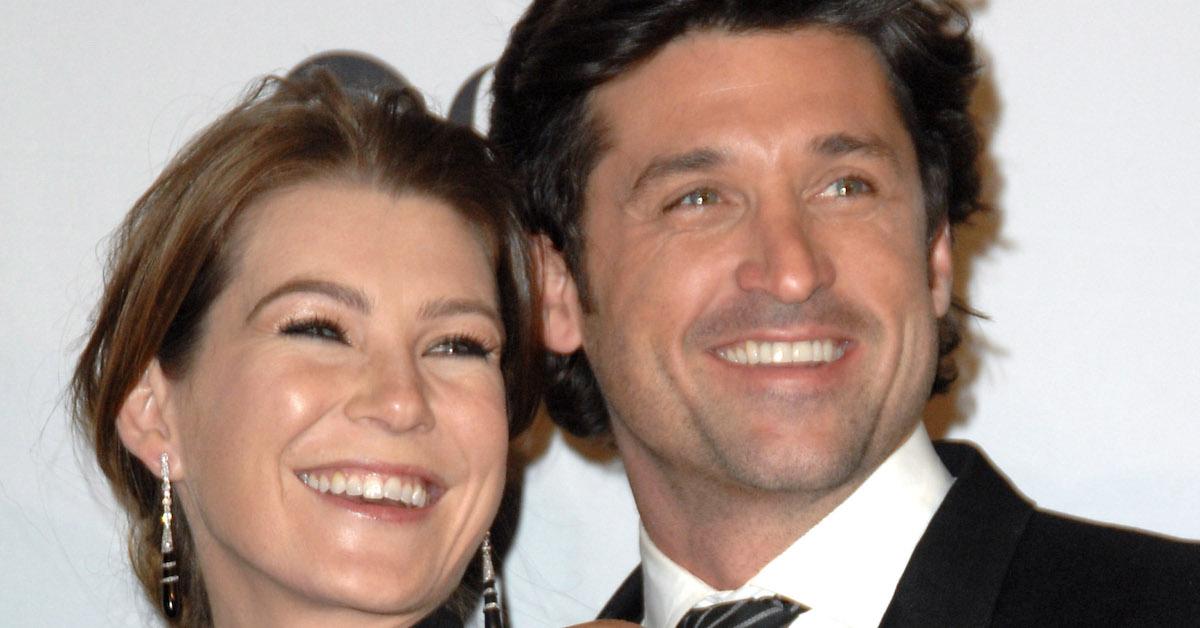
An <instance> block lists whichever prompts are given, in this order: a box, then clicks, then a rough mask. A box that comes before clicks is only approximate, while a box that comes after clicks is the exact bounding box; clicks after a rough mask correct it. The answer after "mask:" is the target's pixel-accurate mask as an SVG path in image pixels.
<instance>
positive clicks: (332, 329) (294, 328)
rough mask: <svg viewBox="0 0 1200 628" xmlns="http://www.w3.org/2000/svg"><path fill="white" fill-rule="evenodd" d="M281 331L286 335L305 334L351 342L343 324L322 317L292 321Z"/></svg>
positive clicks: (320, 338) (305, 335)
mask: <svg viewBox="0 0 1200 628" xmlns="http://www.w3.org/2000/svg"><path fill="white" fill-rule="evenodd" d="M279 331H280V333H282V334H283V335H285V336H304V337H308V338H315V339H317V340H332V341H334V342H340V343H342V344H349V342H347V340H346V332H344V331H342V328H341V326H339V325H338V324H337V323H335V322H333V321H330V320H325V319H320V318H314V319H305V320H298V321H291V322H289V323H287V324H285V325H284V326H283V327H282V328H280V330H279Z"/></svg>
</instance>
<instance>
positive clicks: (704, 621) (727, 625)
mask: <svg viewBox="0 0 1200 628" xmlns="http://www.w3.org/2000/svg"><path fill="white" fill-rule="evenodd" d="M806 610H808V607H807V606H804V605H802V604H797V603H795V602H793V601H791V600H788V599H786V598H782V597H760V598H756V599H753V600H748V599H747V600H734V601H732V602H722V603H721V604H713V605H712V606H706V607H704V608H693V609H692V610H690V611H688V612H687V614H686V615H684V616H683V619H681V620H679V624H678V625H677V627H676V628H782V627H783V626H787V625H788V624H791V623H792V620H794V619H796V617H797V616H798V615H799V614H800V613H803V612H804V611H806Z"/></svg>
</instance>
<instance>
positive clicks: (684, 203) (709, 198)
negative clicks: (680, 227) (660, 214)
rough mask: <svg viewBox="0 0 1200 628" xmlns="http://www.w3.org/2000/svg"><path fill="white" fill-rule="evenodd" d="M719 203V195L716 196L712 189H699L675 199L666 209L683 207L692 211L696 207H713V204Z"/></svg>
mask: <svg viewBox="0 0 1200 628" xmlns="http://www.w3.org/2000/svg"><path fill="white" fill-rule="evenodd" d="M720 202H721V195H720V194H718V193H717V191H716V190H714V189H712V188H699V189H696V190H692V191H691V192H688V193H687V194H684V195H683V196H681V197H679V198H678V199H675V201H674V202H673V203H671V204H670V205H669V206H668V209H671V208H675V207H684V208H688V209H694V208H697V207H704V206H706V205H713V204H716V203H720Z"/></svg>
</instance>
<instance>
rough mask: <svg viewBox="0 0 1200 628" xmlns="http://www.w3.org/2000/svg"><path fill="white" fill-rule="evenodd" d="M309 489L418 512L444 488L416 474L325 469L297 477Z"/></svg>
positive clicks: (435, 498) (428, 504)
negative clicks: (417, 510)
mask: <svg viewBox="0 0 1200 628" xmlns="http://www.w3.org/2000/svg"><path fill="white" fill-rule="evenodd" d="M296 477H297V478H299V479H300V481H301V482H303V483H304V484H305V485H306V486H308V488H310V489H312V490H313V491H315V492H317V493H320V494H323V495H331V496H336V497H340V498H342V499H345V500H348V501H351V502H359V503H365V504H378V505H390V506H399V507H404V508H409V509H419V508H426V507H428V506H432V505H433V503H434V502H435V501H436V500H437V497H438V496H439V495H440V494H441V492H442V489H441V488H440V487H438V486H437V485H436V484H433V483H432V482H430V481H428V480H426V479H424V478H421V477H419V476H416V475H408V474H389V473H381V472H376V471H364V470H355V469H337V470H331V469H322V470H312V471H301V472H299V473H297V474H296Z"/></svg>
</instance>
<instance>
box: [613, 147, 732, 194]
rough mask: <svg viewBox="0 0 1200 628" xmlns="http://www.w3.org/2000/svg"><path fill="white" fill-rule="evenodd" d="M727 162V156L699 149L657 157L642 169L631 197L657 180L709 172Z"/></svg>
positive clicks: (715, 151)
mask: <svg viewBox="0 0 1200 628" xmlns="http://www.w3.org/2000/svg"><path fill="white" fill-rule="evenodd" d="M725 161H726V157H725V155H724V154H722V153H721V152H720V151H717V150H715V149H712V148H697V149H695V150H689V151H687V152H683V153H675V154H673V155H662V156H660V157H655V158H654V159H652V160H650V163H649V164H646V167H645V168H642V171H641V172H640V173H638V176H637V178H636V179H634V180H633V187H631V188H630V195H631V196H632V195H636V194H637V193H638V190H640V189H641V188H643V187H645V186H646V184H648V183H650V182H651V181H653V180H655V179H661V178H662V177H666V176H670V175H673V174H679V173H683V172H694V171H696V170H708V169H710V168H713V167H715V166H719V165H721V164H723V163H725Z"/></svg>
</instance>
